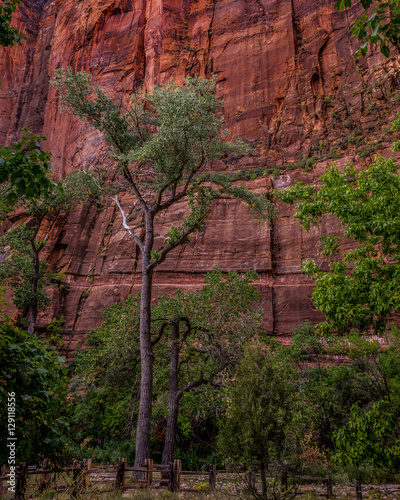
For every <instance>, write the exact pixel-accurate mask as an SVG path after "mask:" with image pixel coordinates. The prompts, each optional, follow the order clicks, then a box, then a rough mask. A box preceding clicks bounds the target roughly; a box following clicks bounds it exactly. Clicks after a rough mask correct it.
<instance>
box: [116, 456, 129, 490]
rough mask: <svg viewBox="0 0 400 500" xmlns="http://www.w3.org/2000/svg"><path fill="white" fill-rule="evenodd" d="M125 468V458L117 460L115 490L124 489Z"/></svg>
mask: <svg viewBox="0 0 400 500" xmlns="http://www.w3.org/2000/svg"><path fill="white" fill-rule="evenodd" d="M125 467H126V458H120V459H119V460H118V470H117V480H116V482H115V486H116V488H121V489H123V488H124V480H125Z"/></svg>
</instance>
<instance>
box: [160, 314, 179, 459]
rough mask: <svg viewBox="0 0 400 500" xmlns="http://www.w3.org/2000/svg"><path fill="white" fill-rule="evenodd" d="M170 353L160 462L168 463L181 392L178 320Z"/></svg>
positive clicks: (170, 456) (171, 451)
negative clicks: (166, 409) (179, 387)
mask: <svg viewBox="0 0 400 500" xmlns="http://www.w3.org/2000/svg"><path fill="white" fill-rule="evenodd" d="M171 337H172V338H171V355H170V369H169V402H168V422H167V430H166V433H165V442H164V450H163V454H162V460H161V463H162V464H163V465H168V464H170V463H171V462H172V461H173V459H174V451H175V440H176V429H177V425H178V411H179V401H180V399H181V396H182V394H181V393H179V390H178V359H179V346H178V342H179V321H175V322H174V323H173V324H172V332H171Z"/></svg>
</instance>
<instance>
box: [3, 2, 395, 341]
mask: <svg viewBox="0 0 400 500" xmlns="http://www.w3.org/2000/svg"><path fill="white" fill-rule="evenodd" d="M333 3H334V2H333V0H320V1H316V0H312V1H309V0H308V1H306V0H218V1H217V0H165V1H162V0H47V1H46V0H23V2H22V6H21V9H20V11H19V12H18V15H17V23H18V26H19V27H20V28H21V29H22V31H24V32H25V33H26V35H27V40H26V41H24V42H23V44H22V45H21V46H17V47H14V48H12V49H1V50H0V75H1V88H0V95H1V97H2V99H0V143H2V144H9V143H10V142H12V141H13V140H14V139H16V138H17V137H18V135H19V134H20V132H21V129H22V128H23V127H27V128H30V129H31V130H32V131H33V132H35V133H40V134H43V135H44V136H46V137H47V139H48V140H47V143H46V147H47V149H48V150H49V151H51V152H52V153H53V173H54V176H55V177H62V176H64V175H65V174H66V173H68V172H69V171H71V169H72V168H74V167H78V166H87V167H91V166H93V165H95V164H97V163H101V162H103V161H105V160H106V158H107V149H106V147H105V145H104V143H103V142H102V139H101V137H99V135H98V134H97V133H96V132H95V131H93V129H90V128H89V127H88V126H87V125H85V124H83V123H81V122H79V121H78V120H76V119H75V118H73V117H71V116H69V115H66V114H62V113H61V112H60V111H59V110H58V103H57V99H56V96H55V92H54V89H53V88H52V86H51V85H50V79H51V78H52V75H53V72H54V70H55V69H56V68H59V67H65V66H72V68H73V69H74V70H75V71H87V72H90V73H91V74H92V75H93V77H94V79H95V81H96V83H97V84H98V85H99V86H100V87H101V88H103V89H104V90H106V91H108V92H109V93H110V94H111V95H115V96H116V95H117V92H125V93H128V94H129V93H132V92H134V91H135V90H136V89H137V88H139V87H141V88H143V89H145V90H148V91H151V89H152V88H153V86H154V85H160V84H162V83H165V82H167V81H169V80H174V81H176V82H177V83H182V82H183V80H184V78H185V76H187V75H195V74H197V75H200V76H201V77H208V76H210V75H211V74H212V73H214V74H216V75H217V79H218V82H219V84H220V89H219V92H220V95H221V97H223V99H224V103H225V117H226V121H227V126H228V128H229V130H230V132H231V135H232V136H233V137H240V138H242V139H244V140H246V141H249V142H251V143H252V144H253V146H254V151H255V153H254V154H253V155H252V156H251V157H246V158H242V159H241V160H240V161H238V163H237V164H236V165H228V166H227V167H226V168H229V169H234V170H241V171H242V172H243V178H244V179H246V180H250V182H249V186H253V187H254V188H255V189H271V188H272V187H273V185H275V186H276V187H280V188H285V187H287V186H289V185H291V183H292V182H293V179H294V178H299V177H301V176H302V175H303V174H304V172H301V171H300V170H293V169H292V170H288V169H286V170H285V168H284V165H287V164H288V162H289V163H292V164H293V163H295V162H296V161H298V160H299V159H303V160H302V161H301V162H300V163H299V164H298V166H299V167H300V166H303V167H304V166H305V167H307V166H308V167H309V170H311V164H313V165H314V167H315V168H314V170H312V171H311V172H309V173H306V174H305V175H306V177H308V178H309V179H310V180H315V179H317V178H318V176H319V175H320V173H321V172H322V171H323V169H324V168H325V167H326V165H327V164H328V161H327V160H323V159H322V158H323V157H326V156H328V158H329V157H331V158H342V159H341V160H340V161H343V162H344V163H345V162H346V161H348V160H352V159H353V158H355V159H356V160H357V161H359V162H362V161H365V158H368V156H369V155H370V154H371V153H372V152H373V151H376V150H378V149H383V148H384V147H385V141H386V140H388V139H389V138H388V137H387V130H386V132H385V128H384V127H385V126H387V124H388V123H389V122H390V116H391V113H392V112H393V111H394V109H395V103H396V102H397V101H396V99H397V96H398V95H399V94H398V93H396V92H397V91H398V89H399V88H400V73H399V61H398V59H397V58H396V57H393V58H392V59H390V60H383V58H382V56H380V55H379V54H374V53H372V55H370V56H369V57H368V58H367V59H364V60H362V61H361V62H360V63H359V65H358V66H356V65H355V63H354V58H353V55H354V51H355V47H354V41H353V40H352V39H351V37H350V35H349V29H350V27H351V25H352V23H353V21H354V19H355V17H356V16H357V14H358V13H359V12H360V9H359V7H358V6H357V4H356V5H355V6H354V7H353V8H352V9H350V10H348V11H346V12H344V13H340V14H339V13H337V12H336V11H335V10H334V8H333ZM371 138H372V139H371ZM357 148H358V149H357ZM368 148H369V149H368ZM317 156H318V157H317ZM306 158H308V159H309V160H308V161H306ZM292 166H293V165H292ZM277 168H278V169H280V172H279V171H277V170H276V169H277ZM271 169H275V170H274V172H273V173H274V175H273V176H271V175H270V174H271ZM279 208H280V211H279V216H278V219H277V220H275V221H273V223H272V226H271V227H268V226H267V225H264V226H260V225H258V224H257V223H256V222H254V221H252V220H251V219H250V216H249V212H248V211H247V209H246V207H243V206H242V205H240V204H238V203H236V202H233V201H232V200H221V201H220V202H218V203H216V204H215V206H214V207H213V213H212V216H211V218H210V220H209V222H208V223H207V227H206V230H205V231H204V233H203V234H201V235H198V237H197V241H196V243H193V244H191V245H187V246H186V247H185V248H181V249H179V250H177V251H176V252H175V253H174V254H171V255H170V257H169V258H168V260H167V261H166V262H165V263H164V264H163V266H162V267H161V268H160V269H159V270H158V271H157V273H156V278H155V281H156V289H155V294H154V295H155V296H156V295H157V294H158V293H160V292H163V293H172V292H173V291H174V290H175V289H176V288H178V287H179V288H182V289H184V290H190V289H192V288H194V287H198V286H200V285H201V283H202V281H203V273H205V272H207V271H209V270H211V269H212V268H213V267H214V266H215V265H219V266H220V267H221V268H222V269H223V270H230V269H235V270H239V271H245V270H247V269H255V270H256V271H258V272H259V274H260V283H259V287H260V290H261V293H262V306H263V307H264V310H265V315H264V322H265V327H266V328H267V329H268V331H270V332H275V333H276V334H280V335H284V336H285V335H288V334H290V332H291V331H292V329H293V326H294V325H295V324H298V323H300V322H301V321H303V320H305V319H310V320H312V321H318V320H319V319H320V315H319V314H318V313H317V312H315V311H314V310H313V308H312V305H311V301H310V296H311V292H312V283H311V282H310V281H309V280H307V279H306V278H305V277H304V276H303V275H302V274H301V271H300V268H301V261H302V259H304V258H306V257H309V258H316V259H321V256H320V255H319V252H318V249H319V243H318V241H319V236H320V234H321V233H324V234H325V233H326V232H337V231H338V230H339V229H338V225H337V222H335V221H329V220H328V221H326V222H325V223H324V224H323V225H322V226H321V227H318V228H314V229H313V230H312V231H311V232H310V233H305V232H304V231H303V230H302V229H301V228H300V226H299V224H298V223H297V222H296V221H295V219H294V218H293V209H292V208H291V207H287V206H281V207H279ZM182 210H184V207H176V208H174V210H172V211H170V212H169V213H168V214H167V217H168V218H169V219H170V220H179V217H180V216H181V212H182ZM164 222H165V221H164ZM13 223H18V220H14V221H13ZM8 227H9V226H8ZM158 231H159V232H160V234H162V231H163V221H162V220H160V221H159V228H158ZM42 232H43V234H48V235H49V238H48V240H49V242H50V243H49V245H48V246H47V249H46V252H47V253H46V258H47V260H48V261H49V263H50V264H51V266H52V267H53V268H54V269H55V270H57V271H62V272H64V273H65V276H66V280H67V281H68V282H69V284H70V291H69V293H64V294H62V293H60V292H54V297H53V302H52V306H51V308H49V310H48V311H46V312H45V313H43V314H42V316H41V318H40V326H41V327H44V326H46V324H48V323H49V321H50V320H51V318H52V317H53V316H56V317H60V315H61V314H62V315H63V316H64V317H65V325H64V329H65V333H66V334H69V335H71V338H72V339H76V338H77V336H79V335H80V334H83V333H84V332H86V331H87V330H88V329H90V328H92V327H94V326H95V325H96V324H97V323H98V321H99V318H100V312H101V310H103V309H104V308H105V307H106V306H108V305H110V304H111V303H113V302H115V301H117V300H123V299H125V298H126V296H127V295H128V294H129V293H136V292H137V291H138V289H139V287H140V274H139V273H138V270H140V266H138V262H137V259H138V255H137V251H136V248H135V245H134V244H133V243H132V242H131V241H130V240H129V237H128V235H127V234H125V233H124V231H123V230H122V229H121V218H120V215H119V213H117V211H116V210H115V207H114V206H112V205H110V206H109V207H108V208H106V209H104V210H102V211H99V210H98V209H97V208H96V207H95V206H84V207H80V208H79V209H76V210H74V211H73V212H71V213H69V214H64V213H58V214H49V217H48V219H47V220H46V221H45V224H44V226H43V228H42ZM71 345H72V344H71Z"/></svg>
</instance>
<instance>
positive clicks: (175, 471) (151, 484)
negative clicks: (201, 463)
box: [0, 458, 361, 500]
mask: <svg viewBox="0 0 400 500" xmlns="http://www.w3.org/2000/svg"><path fill="white" fill-rule="evenodd" d="M227 474H235V475H236V474H237V472H232V471H227V470H217V468H216V466H215V465H212V466H210V468H209V470H208V471H183V470H182V464H181V461H180V460H175V461H174V462H172V463H171V464H169V465H157V464H154V462H153V459H151V458H149V459H147V460H145V463H144V464H143V466H142V467H129V466H128V465H127V460H126V458H120V459H119V462H118V465H95V464H92V461H91V460H75V461H74V462H73V464H72V466H70V467H64V468H62V469H52V468H50V467H49V464H48V462H47V461H44V462H43V463H42V464H41V465H40V466H35V465H33V466H28V465H27V464H25V463H23V464H20V465H19V466H18V467H17V468H16V471H15V488H14V491H15V495H14V498H15V499H17V500H23V499H27V498H29V491H32V489H33V487H34V489H35V492H36V493H35V494H36V495H37V493H40V492H43V491H45V490H48V489H52V490H55V491H56V492H57V493H62V492H66V491H68V493H69V496H70V497H71V498H77V497H78V496H79V495H80V494H81V493H84V492H86V491H90V490H92V491H93V489H95V488H99V487H100V488H101V491H102V492H106V491H113V490H115V489H120V490H127V489H132V488H152V489H162V488H165V489H168V490H169V491H172V492H177V491H193V490H190V489H189V490H188V489H187V488H186V489H184V490H183V489H182V488H181V480H182V479H183V478H185V477H188V476H192V477H197V476H200V477H201V476H202V477H204V479H205V481H208V483H209V485H210V488H211V489H212V490H216V489H217V479H218V476H220V478H221V477H222V476H224V477H226V475H227ZM32 476H36V477H37V479H36V481H34V479H33V478H32ZM259 476H260V475H259V474H256V473H254V472H250V473H247V474H246V475H245V480H244V483H245V484H247V486H248V487H250V488H256V487H257V485H256V482H257V479H258V480H259ZM289 477H291V478H292V479H295V481H298V480H300V481H301V482H307V483H322V484H324V485H325V495H324V496H326V498H331V497H332V480H331V478H330V476H326V477H325V478H321V477H309V476H297V475H294V474H293V475H292V474H290V476H289V473H288V472H287V471H284V472H283V473H282V475H281V477H280V482H281V488H282V491H283V490H286V491H287V489H288V479H289ZM57 478H58V479H57ZM60 478H62V479H63V481H61V479H60ZM9 480H10V470H9V469H8V468H7V467H6V466H5V465H4V466H3V467H2V468H1V476H0V498H3V493H5V492H7V489H8V487H9ZM33 482H34V483H35V484H34V485H33ZM63 482H64V483H65V484H62V483H63ZM360 490H361V489H360V488H359V486H358V487H357V498H361V497H360Z"/></svg>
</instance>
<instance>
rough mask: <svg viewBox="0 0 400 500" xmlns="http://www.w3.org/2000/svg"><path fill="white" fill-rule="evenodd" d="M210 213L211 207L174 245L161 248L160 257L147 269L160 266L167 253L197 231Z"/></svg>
mask: <svg viewBox="0 0 400 500" xmlns="http://www.w3.org/2000/svg"><path fill="white" fill-rule="evenodd" d="M210 213H211V209H209V210H208V211H207V213H206V214H205V215H204V216H203V217H202V218H201V219H200V220H199V221H197V222H195V223H194V224H193V225H192V226H191V227H190V228H189V229H187V230H186V231H185V232H184V233H183V234H182V235H181V236H180V237H179V238H178V239H177V240H175V241H174V243H172V245H168V246H167V247H166V248H164V250H161V252H160V257H159V258H158V259H157V260H155V261H154V262H152V263H151V264H150V265H149V267H148V268H147V269H148V270H149V271H150V270H151V269H154V268H155V267H156V266H158V265H159V264H161V263H162V262H164V260H165V259H166V257H167V255H168V254H169V252H171V250H173V249H174V248H176V247H178V246H179V245H180V244H181V243H182V242H183V241H185V239H186V238H187V237H188V236H189V234H191V233H193V232H194V231H196V229H197V228H198V227H199V225H200V224H201V223H202V222H203V221H204V219H206V218H207V217H208V216H209V215H210Z"/></svg>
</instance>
